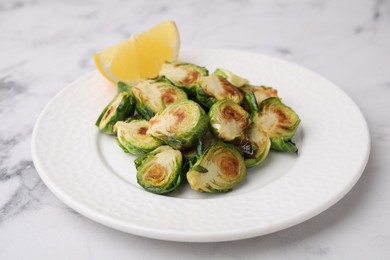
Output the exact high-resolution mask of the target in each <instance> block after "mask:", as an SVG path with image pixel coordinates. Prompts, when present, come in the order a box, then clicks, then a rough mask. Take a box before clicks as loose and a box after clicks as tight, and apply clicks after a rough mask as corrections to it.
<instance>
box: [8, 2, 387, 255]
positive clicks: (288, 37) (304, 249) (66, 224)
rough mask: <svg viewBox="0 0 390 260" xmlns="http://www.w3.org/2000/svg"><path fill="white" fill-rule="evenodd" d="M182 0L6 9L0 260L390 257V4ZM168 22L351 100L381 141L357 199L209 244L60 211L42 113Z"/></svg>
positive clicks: (202, 42) (194, 41)
mask: <svg viewBox="0 0 390 260" xmlns="http://www.w3.org/2000/svg"><path fill="white" fill-rule="evenodd" d="M65 2H67V3H65ZM178 2H179V1H103V0H99V1H50V0H46V1H41V0H1V1H0V121H1V124H0V259H141V258H146V259H152V258H157V259H176V258H179V257H181V258H183V259H199V258H202V259H209V258H213V259H389V258H390V225H389V219H390V207H389V203H388V200H389V197H390V189H389V185H390V175H389V174H388V173H389V169H390V160H389V159H390V157H389V148H390V139H389V138H390V135H389V134H390V115H389V113H390V102H389V98H390V1H386V0H377V1H371V0H359V1H322V0H314V1H288V0H278V1H244V0H243V1H215V2H212V1H207V3H202V2H201V1H180V4H179V3H178ZM166 19H172V20H175V21H176V22H177V24H178V26H179V29H180V32H181V40H182V46H183V48H186V47H187V48H188V47H213V48H233V49H240V50H246V51H252V52H256V53H263V54H267V55H272V56H276V57H279V58H282V59H286V60H289V61H292V62H296V63H299V64H301V65H303V66H305V67H307V68H309V69H311V70H314V71H316V72H317V73H319V74H321V75H323V76H324V77H326V78H328V79H330V80H331V81H333V82H335V83H336V84H337V85H339V86H340V87H341V88H342V89H343V90H344V91H345V92H347V93H348V94H349V95H350V96H351V97H352V98H353V99H354V100H355V102H356V103H357V104H358V106H359V107H360V108H361V110H362V112H363V114H364V115H365V117H366V119H367V122H368V124H369V128H370V131H371V138H372V150H371V157H370V159H369V162H368V165H367V167H366V170H365V171H364V173H363V175H362V177H361V179H360V180H359V182H358V183H357V184H356V186H355V187H354V188H353V189H352V191H351V192H350V193H348V194H347V196H345V198H343V199H342V200H341V201H339V202H338V203H337V204H336V205H334V206H333V207H331V208H330V209H328V210H327V211H325V212H324V213H322V214H320V215H319V216H317V217H315V218H313V219H311V220H308V221H306V222H304V223H302V224H300V225H297V226H295V227H292V228H289V229H286V230H283V231H280V232H277V233H274V234H270V235H266V236H262V237H258V238H253V239H247V240H242V241H235V242H223V243H207V244H194V243H176V242H166V241H158V240H152V239H147V238H141V237H137V236H133V235H130V234H126V233H122V232H119V231H115V230H112V229H110V228H107V227H105V226H102V225H100V224H97V223H95V222H93V221H91V220H89V219H87V218H85V217H83V216H81V215H79V214H78V213H76V212H75V211H73V210H72V209H70V208H68V207H67V206H65V205H64V204H63V203H62V202H61V201H59V200H58V199H57V198H56V197H55V196H54V195H53V194H52V193H51V192H50V191H49V190H48V189H47V188H46V186H45V185H44V184H43V182H42V181H41V180H40V178H39V176H38V174H37V172H36V170H35V168H34V165H33V162H32V158H31V157H32V156H31V152H30V150H31V147H30V146H31V145H30V143H31V132H32V128H33V125H34V123H35V120H36V118H37V117H38V115H39V113H40V111H41V110H42V109H43V107H44V106H45V105H46V103H47V102H48V101H49V100H50V99H51V98H52V97H53V96H54V95H55V94H56V93H58V92H59V91H60V90H61V89H63V88H64V87H65V86H66V85H67V84H69V83H71V82H72V81H74V80H75V79H77V78H79V77H80V76H82V75H84V74H85V73H87V72H89V71H91V70H92V69H94V64H93V60H92V55H93V53H94V52H95V51H97V50H100V49H102V48H104V47H106V46H108V45H110V44H112V43H115V42H116V41H118V40H121V39H124V38H126V37H128V36H129V35H130V34H133V33H137V32H139V31H142V30H143V29H145V28H148V27H150V26H152V25H154V24H156V23H158V22H160V21H163V20H166ZM356 142H359V140H356Z"/></svg>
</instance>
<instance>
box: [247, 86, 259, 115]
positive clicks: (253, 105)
mask: <svg viewBox="0 0 390 260" xmlns="http://www.w3.org/2000/svg"><path fill="white" fill-rule="evenodd" d="M244 98H245V100H246V102H247V103H248V105H249V109H250V119H251V122H253V121H254V119H255V116H256V114H257V113H258V111H259V107H258V106H257V101H256V96H255V94H254V93H253V90H251V91H250V92H248V93H246V94H245V95H244Z"/></svg>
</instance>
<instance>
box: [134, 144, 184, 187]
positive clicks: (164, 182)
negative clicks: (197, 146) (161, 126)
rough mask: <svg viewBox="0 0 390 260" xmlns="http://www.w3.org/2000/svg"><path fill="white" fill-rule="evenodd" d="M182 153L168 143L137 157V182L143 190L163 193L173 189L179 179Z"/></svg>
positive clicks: (178, 182) (180, 178) (177, 184)
mask: <svg viewBox="0 0 390 260" xmlns="http://www.w3.org/2000/svg"><path fill="white" fill-rule="evenodd" d="M182 161H183V159H182V155H181V152H180V151H178V150H175V149H173V148H172V147H170V146H168V145H164V146H160V147H158V148H156V149H155V150H153V151H152V152H150V153H148V154H147V155H145V156H142V157H139V158H137V159H136V160H135V161H134V163H135V166H136V168H137V182H138V184H139V185H141V186H142V187H143V188H144V189H145V190H147V191H149V192H153V193H157V194H164V193H168V192H171V191H173V190H175V189H176V188H177V187H178V186H179V184H180V182H181V180H182V176H181V168H182Z"/></svg>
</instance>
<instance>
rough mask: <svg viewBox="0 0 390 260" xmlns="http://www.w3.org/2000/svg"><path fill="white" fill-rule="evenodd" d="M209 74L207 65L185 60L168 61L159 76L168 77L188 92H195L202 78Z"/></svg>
mask: <svg viewBox="0 0 390 260" xmlns="http://www.w3.org/2000/svg"><path fill="white" fill-rule="evenodd" d="M208 74H209V73H208V70H207V69H206V68H205V67H200V66H197V65H194V64H191V63H185V62H166V63H164V65H163V66H162V68H161V70H160V73H159V76H160V77H164V78H166V79H168V80H169V81H170V82H172V84H173V85H175V86H177V87H180V88H182V89H183V90H184V91H186V92H187V93H188V94H194V93H195V87H196V86H197V85H198V83H199V80H200V78H201V77H203V76H207V75H208Z"/></svg>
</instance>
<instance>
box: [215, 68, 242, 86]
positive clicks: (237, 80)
mask: <svg viewBox="0 0 390 260" xmlns="http://www.w3.org/2000/svg"><path fill="white" fill-rule="evenodd" d="M213 74H215V75H217V76H221V77H223V78H225V79H226V80H227V81H229V82H230V83H231V84H233V85H234V86H236V87H237V88H241V87H243V86H245V85H249V80H247V79H245V78H242V77H240V76H238V75H236V74H234V73H233V72H231V71H230V70H227V69H222V68H218V69H216V70H215V71H214V72H213Z"/></svg>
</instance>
